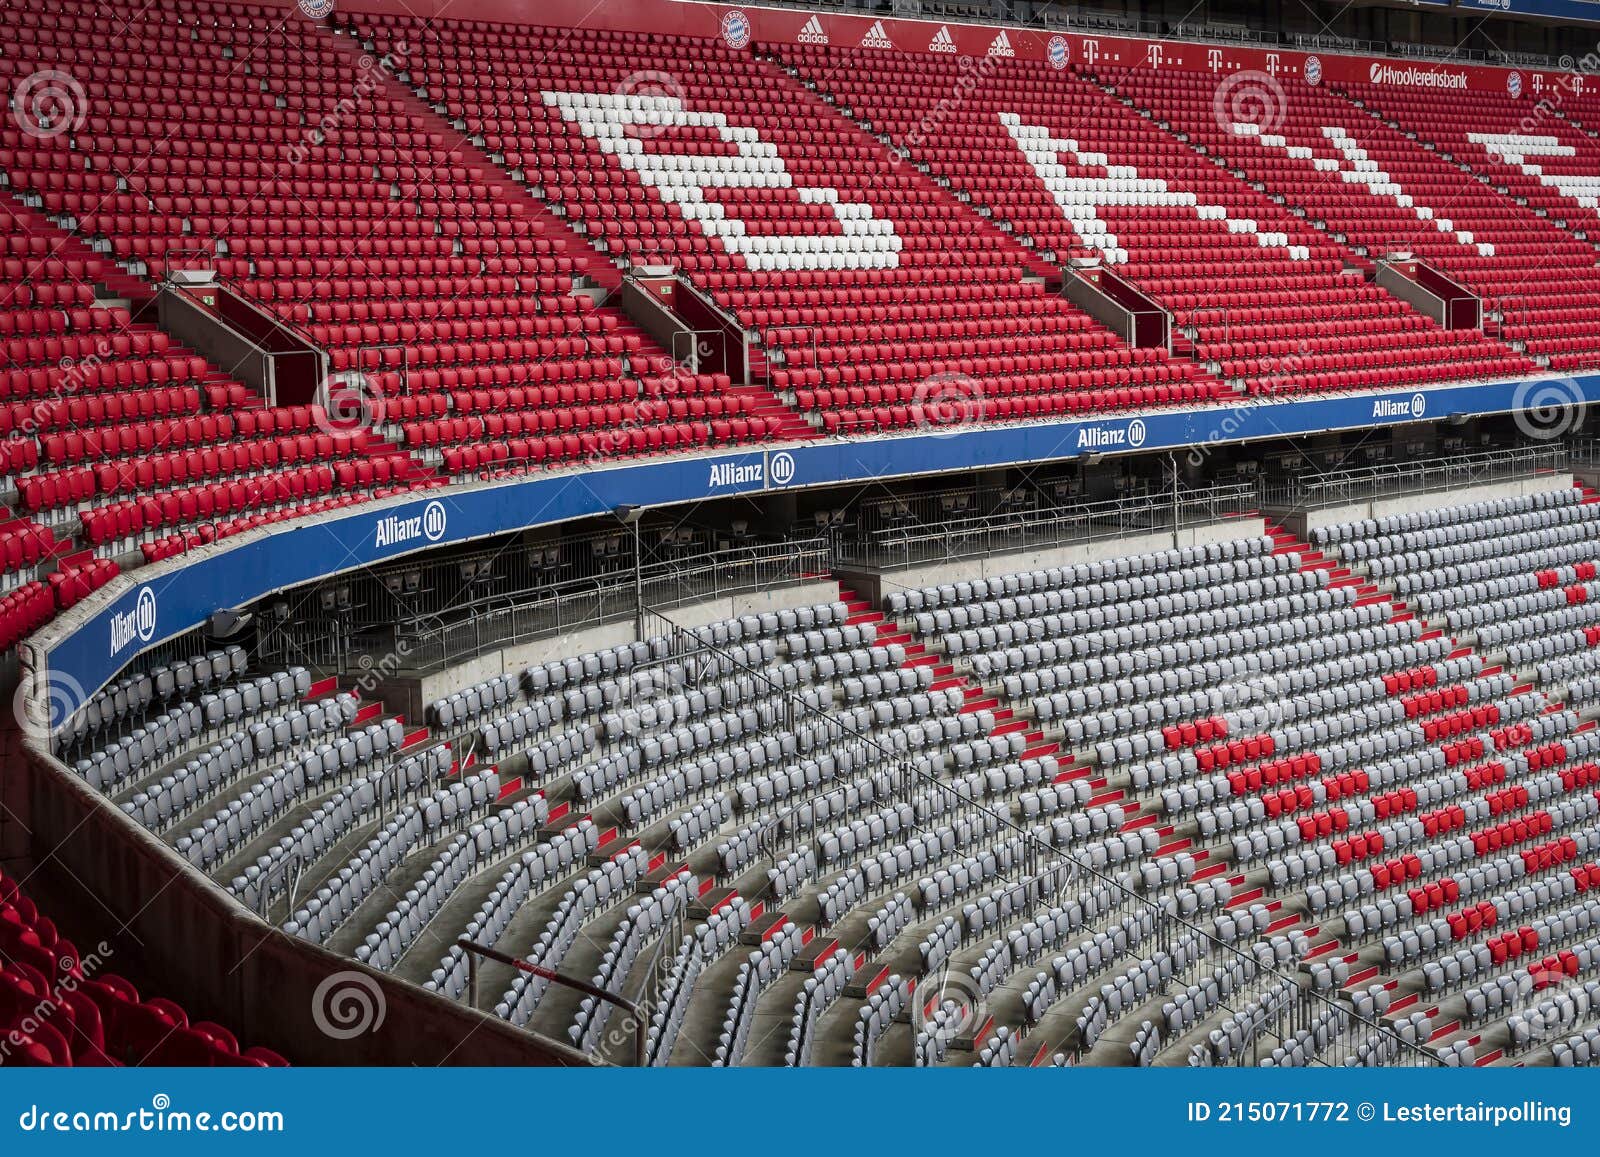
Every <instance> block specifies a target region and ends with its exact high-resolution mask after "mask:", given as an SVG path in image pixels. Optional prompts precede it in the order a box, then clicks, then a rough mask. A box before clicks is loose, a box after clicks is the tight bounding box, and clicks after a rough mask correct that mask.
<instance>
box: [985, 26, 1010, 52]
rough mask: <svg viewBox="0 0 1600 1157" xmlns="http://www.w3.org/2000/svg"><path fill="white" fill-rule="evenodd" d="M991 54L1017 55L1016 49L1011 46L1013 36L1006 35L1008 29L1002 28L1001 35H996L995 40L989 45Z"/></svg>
mask: <svg viewBox="0 0 1600 1157" xmlns="http://www.w3.org/2000/svg"><path fill="white" fill-rule="evenodd" d="M989 55H990V56H1015V55H1016V50H1015V49H1013V48H1012V47H1011V38H1010V37H1009V36H1007V35H1006V30H1005V29H1004V28H1002V29H1001V30H1000V35H999V36H996V37H995V38H994V40H993V42H992V43H991V44H990V45H989Z"/></svg>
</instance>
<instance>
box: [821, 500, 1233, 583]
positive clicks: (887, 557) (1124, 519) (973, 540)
mask: <svg viewBox="0 0 1600 1157" xmlns="http://www.w3.org/2000/svg"><path fill="white" fill-rule="evenodd" d="M1161 497H1162V505H1160V506H1159V507H1158V506H1156V505H1153V503H1152V499H1151V496H1149V495H1143V496H1140V497H1138V498H1133V499H1111V500H1107V501H1102V502H1089V503H1081V504H1078V505H1074V506H1051V507H1043V508H1037V509H1034V510H1029V511H1022V512H1018V513H1014V514H1010V515H1008V514H1006V513H1005V512H1003V511H996V512H992V513H989V514H978V515H973V516H969V517H964V518H955V519H952V518H947V517H945V516H943V515H941V516H939V518H938V519H937V520H936V521H935V522H933V523H931V524H927V525H917V524H915V516H914V515H911V514H910V512H909V510H908V511H907V517H908V519H911V521H912V523H913V525H909V526H908V525H901V526H894V525H890V526H884V527H877V528H871V529H867V530H864V531H861V532H859V533H857V534H856V535H854V536H853V537H847V538H842V539H841V540H840V542H839V545H838V551H837V553H838V555H839V558H840V559H841V561H847V562H853V563H856V564H859V565H881V566H892V565H899V566H910V565H912V564H914V563H918V562H926V561H929V560H932V559H940V558H954V557H958V556H963V555H972V554H977V553H981V552H983V551H986V550H1001V549H1005V550H1015V549H1017V546H1018V543H1019V540H1021V541H1023V542H1025V543H1026V544H1027V545H1029V546H1031V547H1039V546H1051V545H1059V544H1065V543H1078V542H1088V541H1094V540H1097V539H1101V538H1114V537H1119V536H1124V535H1127V534H1128V533H1130V532H1133V531H1144V532H1153V531H1166V530H1172V529H1175V528H1182V527H1183V526H1189V525H1194V524H1195V523H1198V522H1215V521H1217V520H1219V519H1222V518H1226V517H1230V516H1235V515H1239V514H1242V513H1244V512H1246V511H1249V510H1253V509H1255V508H1256V507H1257V506H1258V505H1259V501H1260V494H1259V491H1258V489H1257V487H1256V485H1255V484H1252V483H1232V484H1227V483H1224V484H1219V485H1216V486H1211V487H1206V488H1203V489H1196V490H1184V491H1180V492H1179V493H1178V501H1177V503H1176V508H1177V509H1176V512H1175V517H1174V515H1173V506H1174V504H1173V503H1172V502H1171V501H1170V492H1168V493H1167V494H1164V495H1162V496H1161Z"/></svg>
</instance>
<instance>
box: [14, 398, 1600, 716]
mask: <svg viewBox="0 0 1600 1157" xmlns="http://www.w3.org/2000/svg"><path fill="white" fill-rule="evenodd" d="M1596 399H1600V376H1590V377H1582V378H1550V379H1529V380H1525V381H1515V382H1500V383H1484V384H1473V385H1459V386H1441V387H1434V388H1423V389H1417V390H1407V391H1389V392H1363V393H1353V394H1350V395H1346V396H1335V397H1318V398H1308V399H1268V400H1258V399H1241V400H1240V401H1239V402H1238V403H1236V404H1234V405H1219V406H1208V407H1203V408H1195V409H1186V410H1161V411H1147V412H1143V413H1129V414H1127V415H1126V416H1118V417H1105V418H1095V419H1084V420H1076V421H1065V422H1040V423H1030V424H1026V425H1013V426H981V425H970V426H952V427H940V428H936V429H932V430H927V431H922V432H918V433H914V434H907V435H902V436H888V437H879V438H854V439H829V440H821V441H817V442H810V443H795V444H791V445H788V446H785V447H784V448H782V449H773V450H766V451H751V450H735V451H729V452H726V453H712V454H705V455H694V456H687V455H686V456H681V457H673V458H658V459H653V460H645V461H638V462H629V463H619V464H614V465H608V466H593V467H589V468H586V469H582V470H572V471H563V472H551V473H546V474H540V475H535V476H530V477H527V478H523V479H517V480H512V481H506V482H499V483H494V484H483V485H477V486H461V487H451V488H448V489H440V490H434V491H430V492H427V493H425V494H422V495H420V496H418V497H415V498H409V499H403V500H398V501H395V502H391V503H385V504H381V505H378V504H374V505H372V506H367V507H357V508H353V509H351V510H349V511H347V512H342V513H339V514H335V515H327V516H323V517H320V518H318V519H316V520H314V521H309V522H307V523H306V524H303V525H296V526H293V527H290V528H286V529H283V530H279V531H277V532H275V533H272V534H267V535H260V536H255V537H253V538H250V539H247V540H241V541H239V542H238V543H237V544H228V543H224V544H222V545H221V546H220V547H219V548H218V549H216V550H214V551H212V552H210V553H208V554H206V555H205V556H204V557H185V558H179V559H175V560H173V561H172V562H171V563H168V564H165V565H162V566H158V567H152V568H149V570H148V571H142V572H136V573H135V574H133V575H130V576H128V577H127V578H125V579H122V580H118V582H116V583H114V584H112V585H111V586H108V587H107V588H106V590H105V592H103V593H102V595H100V596H97V598H96V601H95V609H94V611H93V613H90V614H87V615H84V616H83V617H82V618H81V620H80V621H75V622H74V624H73V625H72V626H71V627H69V628H66V629H57V630H50V629H47V631H46V632H45V634H44V635H43V638H45V639H47V640H49V643H48V646H47V648H40V649H39V650H38V651H37V652H36V653H35V654H34V655H33V656H32V660H33V664H34V667H35V671H36V672H37V670H38V669H39V668H41V667H44V668H47V669H48V671H49V679H50V685H49V701H50V714H51V720H52V724H53V725H59V724H60V723H62V722H64V721H65V719H66V718H67V717H68V716H69V715H70V713H71V712H72V711H74V710H76V708H77V707H78V705H80V704H81V703H82V701H83V700H84V699H85V698H86V697H87V696H88V695H92V694H93V693H94V692H95V691H96V690H98V689H99V688H100V687H102V686H103V685H104V684H105V683H106V682H107V681H108V680H109V679H111V678H112V677H114V676H115V675H116V673H117V672H118V671H120V670H121V669H122V668H123V667H124V666H125V665H126V664H127V662H128V661H129V660H130V659H132V658H133V657H134V656H135V655H137V654H138V653H139V652H140V651H142V650H145V649H147V648H149V647H152V646H155V645H157V644H159V643H161V642H163V641H165V640H168V639H171V638H173V637H175V636H177V635H179V634H182V633H184V632H186V631H189V630H191V629H193V628H194V627H196V626H198V625H200V624H201V623H203V622H205V621H206V619H207V618H208V617H209V616H210V615H211V614H213V613H214V612H216V611H217V610H220V609H223V608H231V607H240V606H244V605H245V604H248V603H251V602H253V601H255V600H256V599H259V598H262V597H263V596H265V595H269V594H272V593H273V592H275V591H278V590H282V589H284V588H287V587H292V586H296V585H299V584H301V583H306V582H309V581H312V580H315V579H318V578H322V577H325V576H329V575H334V574H338V573H340V572H342V571H346V570H351V569H354V568H358V567H363V566H368V565H372V564H374V563H381V562H384V561H386V560H389V559H392V558H397V557H400V556H402V555H406V554H409V553H411V552H414V551H420V550H427V549H430V548H433V547H437V546H446V545H449V544H453V543H462V542H468V541H472V540H474V539H479V538H484V537H487V536H490V535H495V534H502V533H506V532H508V531H514V530H520V529H525V528H530V527H537V526H546V525H551V524H555V523H560V522H565V521H569V520H572V519H578V518H585V517H592V516H595V515H600V514H605V513H607V512H609V511H612V510H615V509H616V508H617V507H619V506H641V507H661V506H670V505H675V504H680V503H687V502H696V501H703V500H706V499H713V498H723V497H728V496H733V495H740V494H752V495H753V494H760V493H764V492H770V491H774V490H783V489H798V488H804V487H819V486H827V485H832V484H838V483H861V482H868V481H872V480H878V479H882V480H888V479H895V478H907V477H913V476H916V475H922V474H934V473H942V472H962V471H972V470H979V469H992V468H996V467H1003V466H1006V465H1011V464H1025V463H1037V462H1048V461H1061V460H1067V459H1073V458H1078V457H1082V456H1087V455H1113V454H1127V453H1138V452H1150V451H1156V450H1192V449H1193V448H1196V447H1202V446H1205V445H1207V444H1220V443H1228V442H1242V441H1251V440H1257V439H1263V438H1278V437H1285V436H1294V435H1306V434H1317V433H1323V432H1328V431H1337V430H1346V429H1356V428H1363V427H1381V426H1388V425H1399V424H1404V423H1408V422H1417V421H1426V420H1437V419H1444V418H1449V417H1453V416H1458V415H1459V416H1463V417H1464V416H1470V415H1482V414H1496V413H1506V412H1510V411H1519V412H1529V413H1531V414H1539V413H1544V412H1547V411H1553V410H1564V411H1572V412H1576V411H1577V410H1578V408H1579V407H1582V406H1584V405H1586V404H1588V403H1589V402H1592V401H1594V400H1596ZM144 576H148V577H144Z"/></svg>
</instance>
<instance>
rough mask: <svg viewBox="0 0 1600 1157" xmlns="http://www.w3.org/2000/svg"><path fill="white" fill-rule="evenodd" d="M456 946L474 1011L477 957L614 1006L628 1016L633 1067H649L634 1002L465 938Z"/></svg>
mask: <svg viewBox="0 0 1600 1157" xmlns="http://www.w3.org/2000/svg"><path fill="white" fill-rule="evenodd" d="M456 947H457V948H459V949H461V951H462V952H463V953H465V954H466V957H467V993H468V1003H469V1004H471V1005H472V1006H473V1007H474V1008H475V1007H477V1004H478V957H480V956H482V957H485V958H487V959H489V960H493V961H495V962H497V963H499V964H504V965H505V966H506V967H508V968H515V969H516V970H517V971H518V972H526V973H528V974H529V975H531V976H537V977H540V978H542V979H544V980H548V981H550V982H551V983H552V984H560V985H564V986H566V987H567V988H571V989H575V990H577V991H578V992H581V993H583V994H584V995H585V996H592V997H594V998H595V999H596V1000H603V1001H605V1002H606V1003H607V1004H614V1005H616V1006H617V1007H618V1008H620V1009H621V1010H622V1011H623V1012H625V1013H627V1014H628V1016H629V1018H630V1019H631V1020H632V1021H633V1026H634V1028H633V1063H634V1066H635V1067H636V1068H641V1069H642V1068H645V1067H646V1066H647V1065H648V1064H649V1058H648V1056H647V1054H646V1051H645V1042H646V1038H647V1034H648V1032H649V1028H650V1022H649V1018H648V1017H646V1016H645V1015H644V1012H643V1010H641V1009H640V1007H639V1006H638V1005H637V1004H635V1003H634V1002H633V1001H631V1000H629V999H627V998H626V997H622V996H618V995H617V994H616V993H614V992H610V991H608V990H606V989H604V988H600V987H599V986H598V985H594V984H590V983H589V982H588V981H587V980H579V979H578V978H577V977H576V976H567V975H565V974H563V973H560V972H557V971H556V970H555V969H553V968H545V967H544V966H543V965H539V964H533V963H531V962H529V961H527V960H518V959H517V958H516V957H515V956H509V955H507V954H506V953H504V952H501V951H500V950H499V949H496V948H490V947H489V946H488V945H486V944H479V943H477V942H476V941H472V940H468V939H467V938H466V937H462V938H461V939H460V940H457V941H456Z"/></svg>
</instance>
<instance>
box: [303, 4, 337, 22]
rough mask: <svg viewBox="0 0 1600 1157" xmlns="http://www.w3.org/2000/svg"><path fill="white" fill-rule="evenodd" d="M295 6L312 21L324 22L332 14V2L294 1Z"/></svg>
mask: <svg viewBox="0 0 1600 1157" xmlns="http://www.w3.org/2000/svg"><path fill="white" fill-rule="evenodd" d="M296 4H297V7H299V9H300V11H301V12H302V13H303V14H305V15H306V16H308V17H310V18H311V19H312V20H326V19H327V18H328V16H329V15H330V14H331V13H332V12H333V0H296Z"/></svg>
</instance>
